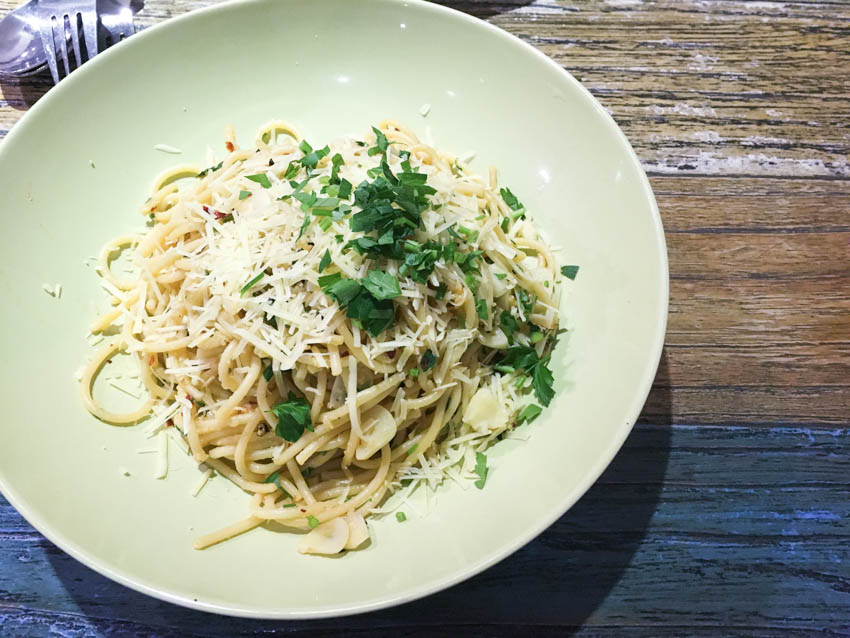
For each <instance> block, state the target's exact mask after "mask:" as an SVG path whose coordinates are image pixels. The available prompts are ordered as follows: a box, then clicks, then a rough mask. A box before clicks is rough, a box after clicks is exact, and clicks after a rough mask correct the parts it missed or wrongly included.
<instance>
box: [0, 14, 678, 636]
mask: <svg viewBox="0 0 850 638" xmlns="http://www.w3.org/2000/svg"><path fill="white" fill-rule="evenodd" d="M270 1H273V0H227V1H226V2H222V3H220V4H215V5H210V6H207V7H203V8H201V9H195V10H192V11H189V12H186V13H184V14H181V15H179V16H175V17H173V18H169V19H167V20H164V21H162V22H160V23H158V24H156V25H154V26H152V27H150V28H147V29H144V30H143V31H140V32H138V33H136V34H135V36H134V37H133V38H132V39H128V41H132V42H140V41H143V40H144V39H145V38H147V37H149V33H150V32H159V31H164V30H167V29H180V28H181V25H182V24H183V23H184V22H185V21H187V20H194V19H196V17H195V16H197V15H199V14H213V13H216V12H228V11H232V10H234V8H235V7H238V6H241V5H251V4H262V3H265V2H270ZM371 1H372V2H373V4H385V5H398V6H401V7H403V8H408V7H411V6H412V7H415V8H416V10H421V11H425V12H430V13H432V14H437V15H441V16H443V17H445V18H447V19H449V20H460V21H461V22H463V23H465V24H466V25H468V26H469V27H471V28H481V29H485V30H486V31H488V32H489V33H490V34H491V35H493V36H495V37H497V38H500V39H501V40H503V41H504V42H506V43H510V44H511V45H513V46H517V45H519V46H520V47H522V48H523V49H524V50H525V51H526V52H527V53H529V54H531V55H532V56H533V57H534V58H536V59H537V61H538V62H540V63H542V64H544V65H546V66H548V67H549V68H550V69H551V70H554V71H555V72H556V73H557V74H559V75H560V76H561V78H562V79H563V80H565V81H566V82H568V83H569V84H570V85H572V87H573V88H575V89H578V90H579V92H580V93H581V94H582V95H583V97H584V98H585V99H586V100H587V101H588V103H589V104H590V105H591V106H592V107H593V108H594V109H595V110H596V111H597V112H598V114H599V115H601V116H602V117H603V118H604V119H605V120H606V122H607V124H608V126H609V128H613V130H614V131H615V133H616V135H617V136H618V137H619V138H620V140H621V141H622V142H624V143H625V147H626V149H627V154H628V156H629V159H630V160H631V162H632V163H633V164H634V167H635V168H636V169H637V171H638V174H639V177H640V182H641V187H642V190H643V196H644V197H645V198H646V200H647V202H648V203H649V206H650V211H651V213H652V221H653V232H654V235H655V237H656V239H657V241H658V245H659V246H660V251H659V254H658V255H657V257H658V258H659V259H660V273H659V275H660V276H659V279H660V280H659V281H658V282H657V283H656V285H657V286H658V287H659V293H660V294H659V297H660V303H659V307H658V309H657V312H658V315H657V318H656V324H655V327H654V330H655V333H654V335H653V342H652V348H651V352H650V353H649V356H648V357H647V362H646V365H645V367H644V370H643V374H642V377H641V380H640V383H639V384H637V385H636V391H635V395H634V399H633V401H632V404H631V405H630V406H629V409H628V410H627V413H626V421H625V423H624V425H623V426H621V427H620V428H619V429H618V430H617V436H616V437H614V438H613V439H612V440H611V442H610V443H609V445H608V447H607V448H606V450H605V453H604V454H603V455H601V456H600V457H599V458H598V459H597V460H596V462H595V464H594V465H593V466H592V468H591V470H590V471H589V472H587V473H586V474H585V476H584V477H583V478H582V480H581V481H580V482H579V483H578V484H577V485H576V486H575V487H574V488H573V489H572V490H571V491H570V492H568V493H566V494H565V495H564V496H563V497H562V498H561V500H560V502H559V503H558V506H557V507H554V508H552V510H551V512H550V514H549V516H547V517H542V518H541V519H540V520H539V521H538V523H537V524H536V525H535V526H534V527H533V528H532V529H531V530H530V531H528V532H527V533H526V534H524V535H522V536H520V537H517V538H515V539H514V540H513V541H512V542H511V543H509V544H506V545H503V546H502V547H500V548H499V549H498V550H496V551H493V552H491V553H490V554H488V555H486V556H484V557H483V558H481V559H480V560H478V561H477V562H475V563H470V564H467V565H465V566H463V567H462V568H461V569H458V570H456V571H455V573H453V574H452V575H451V576H448V577H444V578H441V579H436V580H433V581H430V582H426V583H423V584H421V585H419V586H417V587H414V588H411V589H408V590H406V591H403V592H400V593H398V594H396V595H390V596H382V597H379V598H375V599H372V600H367V601H362V602H358V603H353V604H343V605H330V606H328V607H326V608H322V609H314V610H297V609H295V610H277V611H271V610H263V609H257V608H251V607H247V606H243V605H229V604H227V603H222V602H211V601H203V600H196V599H193V598H189V597H186V596H184V595H182V594H178V593H174V592H172V591H169V590H167V589H163V588H158V587H156V586H154V585H152V584H148V583H145V582H143V581H140V580H138V579H135V578H133V576H132V575H131V574H126V573H124V572H122V571H120V570H116V569H113V568H112V567H110V566H109V565H107V564H104V563H103V562H101V560H100V559H99V558H98V557H96V556H94V555H92V554H90V553H89V552H88V550H86V549H85V548H84V547H82V546H79V545H78V544H76V543H74V542H72V541H69V540H67V539H65V538H64V537H63V535H62V533H61V532H59V531H58V530H55V529H53V527H52V526H51V525H50V523H49V522H47V521H46V520H44V519H43V518H42V517H41V516H39V515H38V514H36V513H35V512H34V511H32V510H30V508H29V507H28V506H27V504H26V503H24V502H23V501H21V500H19V499H17V498H15V497H14V495H13V492H14V491H13V490H12V489H10V487H11V486H7V485H4V483H3V480H2V477H0V493H2V494H3V496H4V497H5V498H6V499H7V500H8V502H9V503H10V504H11V505H12V506H13V507H14V508H15V509H16V510H17V511H18V512H19V513H20V514H21V516H23V517H24V518H25V519H26V520H27V522H28V523H29V524H30V525H32V526H33V527H34V528H35V529H36V530H37V531H38V532H39V533H40V534H42V535H43V536H44V537H46V538H47V539H48V540H49V541H50V542H51V543H53V544H54V545H56V546H57V547H59V548H60V549H61V550H62V551H64V552H66V553H67V554H69V555H70V556H72V557H73V558H74V559H76V560H78V561H80V562H81V563H83V564H84V565H86V566H87V567H89V568H90V569H92V570H94V571H95V572H97V573H98V574H100V575H102V576H105V577H106V578H108V579H110V580H112V581H114V582H117V583H119V584H121V585H124V586H125V587H129V588H130V589H132V590H134V591H137V592H140V593H143V594H146V595H148V596H151V597H153V598H156V599H159V600H162V601H165V602H168V603H173V604H176V605H179V606H181V607H185V608H189V609H193V610H198V611H203V612H209V613H215V614H222V615H226V616H233V617H241V618H255V619H264V620H307V619H318V618H333V617H342V616H348V615H355V614H362V613H366V612H370V611H378V610H381V609H386V608H389V607H394V606H397V605H402V604H404V603H408V602H412V601H414V600H418V599H420V598H424V597H426V596H429V595H431V594H434V593H436V592H439V591H442V590H444V589H448V588H449V587H452V586H454V585H456V584H458V583H461V582H463V581H465V580H468V579H469V578H472V577H473V576H475V575H477V574H479V573H481V572H482V571H484V570H486V569H487V568H489V567H492V566H493V565H495V564H496V563H498V562H500V561H502V560H504V559H505V558H507V557H508V556H510V555H511V554H513V553H514V552H516V551H517V550H519V549H520V548H522V547H523V546H525V545H527V544H528V543H530V542H531V541H533V540H534V539H535V538H537V537H538V536H539V535H540V534H541V533H543V532H544V531H545V530H546V529H548V528H549V527H550V526H551V525H552V524H553V523H554V522H555V521H556V520H558V519H559V518H560V517H561V516H563V515H564V514H565V513H566V512H567V511H568V510H569V509H570V508H572V506H573V505H574V504H575V503H576V502H577V501H578V500H579V499H580V498H581V497H582V496H583V495H584V494H585V493H586V492H587V491H588V490H589V489H590V487H591V486H592V485H593V484H594V483H595V482H596V481H597V479H598V478H599V477H600V476H601V474H602V472H604V471H605V469H606V468H607V467H608V466H609V465H610V463H611V461H613V459H614V457H615V456H616V455H617V452H619V450H620V448H621V447H622V446H623V444H624V443H625V441H626V438H628V436H629V434H630V433H631V430H632V428H633V427H634V425H635V423H636V421H637V418H638V416H639V415H640V412H641V410H642V408H643V406H644V403H645V402H646V399H647V397H648V396H649V392H650V390H651V388H652V382H653V380H654V378H655V374H656V372H657V370H658V366H659V364H660V361H661V354H662V350H663V347H664V339H665V335H666V327H667V315H668V311H669V289H670V274H669V262H668V255H667V244H666V240H665V235H664V228H663V224H662V220H661V215H660V212H659V210H658V204H657V202H656V199H655V195H654V193H653V191H652V187H651V185H650V183H649V179H648V177H647V176H646V172H645V171H644V170H643V167H642V165H641V163H640V160H639V158H638V156H637V153H636V152H635V150H634V148H633V147H632V145H631V144H630V143H629V141H628V138H627V137H626V136H625V134H624V133H623V131H622V130H621V129H620V127H619V125H618V124H617V123H616V121H615V120H614V118H613V117H612V116H611V114H610V113H609V112H608V111H607V110H606V109H605V108H604V107H603V106H602V105H601V104H600V103H599V101H597V99H596V98H595V97H594V96H593V94H591V93H590V91H589V90H588V89H587V88H586V87H585V86H584V85H582V84H581V83H580V82H579V81H578V80H577V79H576V78H575V77H574V76H573V75H572V74H570V73H569V72H568V71H567V70H566V69H565V68H564V67H562V66H561V65H559V64H558V63H556V62H555V61H554V60H552V59H551V58H550V57H548V56H547V55H546V54H544V53H543V52H542V51H540V50H538V49H536V48H535V47H533V46H532V45H530V44H528V43H526V42H524V41H522V40H521V39H520V38H518V37H517V36H515V35H513V34H511V33H509V32H507V31H505V30H503V29H501V28H499V27H497V26H495V25H493V24H490V23H489V22H487V21H485V20H482V19H479V18H477V17H475V16H472V15H470V14H467V13H464V12H462V11H460V10H457V9H453V8H450V7H446V6H443V5H439V4H434V3H431V2H428V1H426V0H371ZM126 46H128V42H127V41H122V42H120V43H118V44H116V45H114V46H113V47H110V50H108V51H105V52H104V53H101V54H99V55H98V56H96V58H94V59H92V60H91V61H89V62H88V63H86V64H85V65H84V67H82V69H80V70H78V71H76V72H75V73H74V74H73V75H72V76H71V77H74V76H76V74H77V73H82V74H90V73H94V72H97V69H98V68H99V67H100V65H101V64H102V62H103V59H104V58H106V59H111V56H112V55H113V53H112V50H113V49H122V48H123V47H126ZM129 46H136V45H129ZM104 54H105V55H104ZM65 84H67V80H65V81H64V82H60V83H59V84H58V85H56V86H55V87H53V88H52V89H51V90H50V94H51V95H50V96H48V95H46V94H45V95H44V96H42V98H41V99H39V100H38V102H37V103H36V104H35V105H33V106H32V108H30V109H29V110H28V111H27V112H26V113H25V114H24V115H23V116H22V117H21V119H20V120H19V121H18V122H17V123H16V124H15V125H14V126H13V127H12V129H11V130H10V131H9V133H8V135H7V136H6V140H9V139H12V140H16V139H17V138H18V137H19V136H21V135H25V134H26V129H27V128H28V124H29V122H30V120H32V119H33V116H31V114H33V113H35V114H38V113H40V112H41V110H43V109H44V108H47V107H46V106H45V105H47V104H52V103H53V102H55V101H56V100H57V99H61V97H57V96H61V95H63V94H64V92H65V88H66V87H65ZM4 146H6V144H3V145H2V146H0V154H2V148H3V147H4Z"/></svg>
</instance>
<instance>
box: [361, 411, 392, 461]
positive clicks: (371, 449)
mask: <svg viewBox="0 0 850 638" xmlns="http://www.w3.org/2000/svg"><path fill="white" fill-rule="evenodd" d="M360 428H361V430H362V432H363V433H362V435H361V437H360V443H359V444H358V445H357V448H355V450H354V456H355V457H356V458H357V460H358V461H365V460H366V459H368V458H371V457H372V455H373V454H375V452H377V451H378V450H380V449H381V448H382V447H384V446H385V445H386V444H387V443H389V442H390V441H392V438H393V437H394V436H395V433H396V429H397V426H396V422H395V419H394V418H393V415H392V413H390V411H389V410H387V409H386V408H384V407H382V406H380V405H376V406H375V407H373V408H371V409H369V410H367V411H366V412H364V413H363V414H361V415H360Z"/></svg>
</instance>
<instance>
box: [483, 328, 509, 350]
mask: <svg viewBox="0 0 850 638" xmlns="http://www.w3.org/2000/svg"><path fill="white" fill-rule="evenodd" d="M478 341H479V342H480V343H481V344H482V345H484V346H487V347H488V348H495V349H497V350H504V349H505V348H507V347H508V338H507V337H506V336H505V333H504V332H502V330H501V328H497V329H496V330H494V331H493V332H491V333H490V334H480V335H478Z"/></svg>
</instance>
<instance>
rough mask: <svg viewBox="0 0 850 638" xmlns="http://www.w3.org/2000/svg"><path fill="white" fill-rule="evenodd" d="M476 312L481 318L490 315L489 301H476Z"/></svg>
mask: <svg viewBox="0 0 850 638" xmlns="http://www.w3.org/2000/svg"><path fill="white" fill-rule="evenodd" d="M475 313H476V314H477V315H478V318H479V319H487V318H488V317H489V316H490V315H489V314H488V313H487V302H486V301H485V300H484V299H479V300H478V301H476V302H475Z"/></svg>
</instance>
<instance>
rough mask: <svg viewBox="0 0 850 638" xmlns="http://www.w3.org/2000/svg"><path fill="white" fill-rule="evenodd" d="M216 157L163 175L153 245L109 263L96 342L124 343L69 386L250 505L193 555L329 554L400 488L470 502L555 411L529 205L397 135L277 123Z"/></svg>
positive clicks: (538, 251)
mask: <svg viewBox="0 0 850 638" xmlns="http://www.w3.org/2000/svg"><path fill="white" fill-rule="evenodd" d="M226 146H227V148H228V154H227V156H226V157H225V159H223V160H222V161H221V162H220V163H218V164H215V165H214V166H211V167H210V168H208V169H206V170H203V171H201V170H199V169H198V168H197V167H194V166H179V167H176V168H174V169H172V170H169V171H167V172H166V173H164V174H163V175H161V176H159V177H158V178H157V180H156V182H155V184H154V188H153V193H152V195H151V197H150V199H149V200H148V201H147V202H146V203H145V205H144V207H143V212H144V213H145V214H146V215H148V216H149V218H150V222H149V224H148V227H147V229H145V231H143V232H140V233H138V234H131V235H127V236H122V237H119V238H117V239H115V240H113V241H112V242H110V243H109V244H108V245H107V246H106V247H105V248H104V249H103V251H102V253H101V256H100V260H99V269H98V270H99V274H100V275H101V277H102V278H103V285H104V287H105V288H106V289H107V290H108V291H109V294H110V300H111V304H112V306H111V309H110V310H109V311H108V312H106V313H105V314H104V315H102V316H101V317H99V318H98V319H96V320H95V322H94V323H93V325H92V328H91V330H92V332H111V333H112V334H116V335H117V336H115V337H114V339H113V340H112V341H110V342H109V343H108V344H107V345H106V346H104V347H103V348H102V349H101V350H100V352H99V353H97V354H96V355H95V356H94V358H93V360H92V361H91V362H90V363H89V364H88V366H87V367H86V369H85V371H84V373H83V375H82V380H81V386H80V387H81V390H82V396H83V401H84V403H85V405H86V407H87V408H88V410H89V411H90V412H91V413H92V414H93V415H94V416H96V417H98V418H99V419H102V420H103V421H106V422H109V423H113V424H118V425H121V424H133V423H136V422H138V421H140V420H142V419H144V418H146V417H150V419H151V420H153V421H155V422H156V423H155V427H156V428H161V427H164V426H166V424H168V425H173V426H175V427H176V428H177V429H178V430H179V432H180V433H181V435H182V437H183V438H185V441H186V442H187V444H188V446H189V449H190V450H191V454H192V455H193V457H194V459H195V460H196V461H197V462H199V463H203V464H205V465H206V468H205V470H206V471H209V469H212V470H214V471H215V472H218V473H219V474H221V475H223V476H225V477H227V478H228V479H230V480H231V481H233V483H235V484H236V485H238V486H239V487H240V488H242V489H243V490H245V491H246V492H248V493H249V494H251V501H250V510H249V516H248V517H247V518H246V519H244V520H242V521H239V522H236V523H234V524H233V525H231V526H228V527H227V528H225V529H222V530H219V531H216V532H213V533H211V534H208V535H206V536H203V537H201V538H199V539H198V540H197V541H196V543H195V547H196V548H198V549H201V548H204V547H208V546H210V545H213V544H215V543H217V542H220V541H222V540H225V539H227V538H230V537H232V536H235V535H237V534H241V533H243V532H245V531H247V530H250V529H252V528H254V527H257V526H259V525H261V524H263V523H266V522H270V521H274V522H277V523H281V524H283V525H285V526H288V527H291V528H294V529H296V530H308V531H309V530H312V531H310V533H309V534H307V535H306V536H304V537H303V539H302V541H301V545H300V547H299V550H300V551H302V552H306V553H320V554H332V553H336V552H339V551H342V550H343V549H346V548H348V549H351V548H355V547H357V546H359V545H360V544H362V543H363V542H364V541H365V540H366V539H367V538H368V536H369V531H368V527H367V526H366V524H365V522H364V518H365V517H367V516H368V515H369V514H372V513H375V512H381V511H383V510H381V503H382V501H383V500H384V497H385V496H386V495H387V493H388V492H391V491H394V490H397V489H399V488H400V487H401V486H402V485H405V486H407V487H408V488H410V489H412V487H415V486H417V485H420V484H423V483H424V484H427V485H428V486H431V487H435V486H436V485H437V484H439V483H440V482H441V481H442V480H444V478H446V477H450V478H452V479H457V480H462V479H463V478H464V477H472V478H476V477H477V479H478V480H477V481H476V485H477V486H478V487H483V484H484V481H485V480H486V472H487V468H486V457H485V455H484V454H483V451H484V450H485V449H486V448H487V446H488V445H490V444H491V443H492V442H493V441H494V440H496V439H498V438H500V437H501V436H503V435H504V434H505V433H506V432H508V431H509V430H510V429H511V428H513V427H514V426H515V425H517V424H518V423H522V422H524V421H529V420H531V419H533V418H534V417H535V416H537V414H539V413H540V411H541V409H542V408H541V405H543V406H546V405H548V404H549V401H550V400H551V398H552V394H553V392H552V374H551V372H550V370H549V368H548V355H549V352H550V351H551V348H552V346H553V344H554V341H555V337H556V334H557V330H558V296H559V292H558V291H559V284H560V277H559V273H558V270H557V265H556V260H555V258H554V257H553V255H552V252H551V250H550V249H549V248H548V247H547V245H546V243H545V242H544V241H543V240H542V239H541V238H540V236H539V235H538V233H537V231H536V230H535V228H534V227H533V225H532V224H531V223H530V221H529V220H528V219H527V217H526V211H525V208H524V207H523V206H522V204H521V203H520V202H519V201H518V199H517V198H516V197H515V196H514V195H513V193H511V191H510V190H508V189H506V188H502V189H501V190H499V189H498V186H497V180H496V171H495V170H494V169H492V168H491V170H490V174H489V179H486V180H485V179H482V178H480V177H478V176H476V175H474V174H472V173H471V172H470V171H469V170H468V168H467V167H466V165H465V164H464V163H463V162H462V161H460V160H459V159H457V158H455V157H453V156H450V155H447V154H445V153H441V152H439V151H437V150H435V149H434V148H432V147H431V146H428V145H426V144H423V143H422V142H420V141H419V140H418V139H417V138H416V136H415V135H414V134H413V133H412V132H411V131H409V130H408V129H406V128H405V127H403V126H401V125H399V124H397V123H395V122H392V121H385V122H383V123H381V125H380V126H379V127H377V128H373V129H372V132H371V133H369V134H368V135H367V136H365V137H364V138H363V139H361V140H356V139H342V140H340V141H338V142H335V143H334V144H332V145H331V146H325V147H324V148H321V149H314V148H313V147H312V146H311V145H310V144H308V143H307V142H306V141H305V140H304V139H303V138H302V137H301V136H300V135H299V134H298V133H297V132H296V131H295V130H294V129H293V128H292V127H291V126H289V125H287V124H286V123H283V122H273V123H271V124H269V125H267V126H265V127H263V129H262V130H261V131H260V132H259V135H258V139H257V140H256V142H255V144H254V145H252V146H250V147H248V148H244V149H243V148H239V147H238V146H237V144H236V139H235V137H234V135H233V132H232V130H229V131H228V132H227V135H226ZM122 250H130V251H131V255H132V260H133V264H134V266H135V268H136V274H135V275H133V276H132V277H129V278H128V277H121V278H119V277H118V276H117V275H115V274H114V273H113V272H112V270H111V267H110V265H111V261H112V259H113V257H114V256H115V255H116V253H118V252H120V251H122ZM122 351H123V352H126V353H128V354H130V355H132V356H134V357H135V358H136V359H137V361H138V365H139V369H140V378H141V380H142V382H143V383H144V386H145V387H146V388H147V392H148V395H149V396H148V398H147V399H146V400H145V401H144V402H143V404H142V405H141V406H140V407H138V409H135V410H133V411H131V412H128V413H125V414H117V413H114V412H112V411H110V410H109V409H107V408H106V407H105V406H103V405H101V403H100V402H98V401H97V400H95V398H94V396H93V392H92V388H93V385H94V381H95V379H96V377H97V375H98V373H99V371H100V370H101V368H102V367H103V365H104V364H105V363H106V362H107V361H109V360H110V359H111V358H112V357H114V356H115V355H116V354H117V353H119V352H122ZM151 415H153V416H151ZM166 422H167V423H166ZM411 485H412V487H411Z"/></svg>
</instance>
